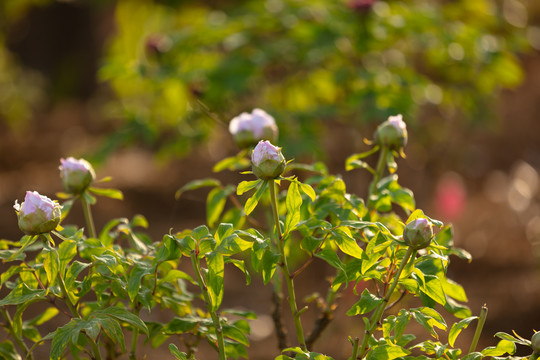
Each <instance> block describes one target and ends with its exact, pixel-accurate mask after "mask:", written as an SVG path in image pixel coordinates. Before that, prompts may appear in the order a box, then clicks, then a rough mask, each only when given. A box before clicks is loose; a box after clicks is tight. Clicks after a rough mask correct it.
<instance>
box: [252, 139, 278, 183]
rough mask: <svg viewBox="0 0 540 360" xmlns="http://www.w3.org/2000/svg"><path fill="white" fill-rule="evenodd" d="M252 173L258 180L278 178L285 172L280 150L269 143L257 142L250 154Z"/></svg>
mask: <svg viewBox="0 0 540 360" xmlns="http://www.w3.org/2000/svg"><path fill="white" fill-rule="evenodd" d="M251 164H252V169H253V173H254V174H255V176H257V177H258V178H259V179H262V180H269V179H275V178H277V177H279V176H280V175H281V174H282V173H283V171H284V170H285V165H286V161H285V157H283V154H282V153H281V148H279V147H277V146H274V145H272V144H271V143H270V141H262V140H261V141H259V143H258V144H257V146H256V147H255V149H253V152H252V153H251Z"/></svg>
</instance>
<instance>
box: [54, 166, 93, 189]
mask: <svg viewBox="0 0 540 360" xmlns="http://www.w3.org/2000/svg"><path fill="white" fill-rule="evenodd" d="M60 163H61V165H60V168H59V169H60V176H61V177H62V184H63V185H64V189H65V190H66V191H67V192H68V193H71V194H80V193H82V192H83V191H84V190H86V189H87V188H88V187H89V186H90V185H91V184H92V182H93V181H94V179H95V178H96V174H95V172H94V169H93V168H92V165H90V163H89V162H88V161H86V160H84V159H79V160H77V159H75V158H73V157H68V158H67V159H60Z"/></svg>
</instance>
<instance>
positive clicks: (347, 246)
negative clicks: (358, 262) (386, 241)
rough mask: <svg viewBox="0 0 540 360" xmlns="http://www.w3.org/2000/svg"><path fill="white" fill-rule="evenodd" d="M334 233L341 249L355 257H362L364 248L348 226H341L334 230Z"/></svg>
mask: <svg viewBox="0 0 540 360" xmlns="http://www.w3.org/2000/svg"><path fill="white" fill-rule="evenodd" d="M332 235H333V238H334V240H335V241H336V243H337V246H338V247H339V249H340V250H341V251H343V252H344V253H345V254H347V255H350V256H352V257H354V258H357V259H361V258H362V253H363V250H362V249H361V248H360V246H358V244H357V243H356V240H355V239H354V238H353V237H352V234H351V232H350V230H349V229H348V228H346V227H343V226H341V227H339V228H337V229H335V230H334V231H332Z"/></svg>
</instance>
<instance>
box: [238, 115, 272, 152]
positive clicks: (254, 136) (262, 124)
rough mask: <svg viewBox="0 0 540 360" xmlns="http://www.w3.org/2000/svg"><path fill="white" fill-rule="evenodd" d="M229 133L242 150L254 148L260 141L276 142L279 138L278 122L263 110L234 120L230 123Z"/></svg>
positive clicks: (239, 116)
mask: <svg viewBox="0 0 540 360" xmlns="http://www.w3.org/2000/svg"><path fill="white" fill-rule="evenodd" d="M229 132H230V133H231V135H232V136H233V138H234V141H235V142H236V144H237V145H238V146H239V147H241V148H245V147H249V146H253V145H255V144H256V143H257V142H258V141H260V140H270V141H276V140H277V136H278V128H277V125H276V121H275V120H274V118H273V117H272V116H271V115H269V114H268V113H267V112H266V111H264V110H261V109H254V110H253V111H252V112H251V114H248V113H245V112H244V113H241V114H240V115H238V116H236V117H235V118H233V119H232V120H231V122H230V123H229Z"/></svg>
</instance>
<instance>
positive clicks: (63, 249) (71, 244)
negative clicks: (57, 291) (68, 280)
mask: <svg viewBox="0 0 540 360" xmlns="http://www.w3.org/2000/svg"><path fill="white" fill-rule="evenodd" d="M76 255H77V243H76V242H75V241H73V240H70V239H68V240H64V241H62V243H61V244H60V245H59V246H58V258H59V262H60V263H59V272H60V273H61V274H64V273H65V270H66V266H67V264H68V263H69V262H70V261H71V260H73V258H74V257H75V256H76Z"/></svg>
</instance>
